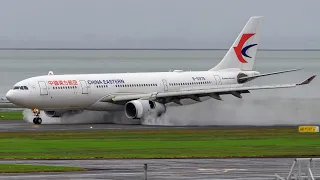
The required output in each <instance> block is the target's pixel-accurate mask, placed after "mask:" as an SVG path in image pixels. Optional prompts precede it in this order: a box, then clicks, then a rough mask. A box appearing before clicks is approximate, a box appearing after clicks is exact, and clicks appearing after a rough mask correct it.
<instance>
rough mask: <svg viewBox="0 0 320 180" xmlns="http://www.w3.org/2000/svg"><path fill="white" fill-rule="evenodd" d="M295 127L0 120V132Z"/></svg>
mask: <svg viewBox="0 0 320 180" xmlns="http://www.w3.org/2000/svg"><path fill="white" fill-rule="evenodd" d="M280 127H297V126H288V125H283V126H158V125H157V126H151V125H125V124H40V125H36V124H33V123H27V122H26V121H24V120H0V132H30V131H31V132H37V131H39V132H45V131H93V130H143V129H145V130H147V129H149V130H150V129H151V130H152V129H154V130H156V129H248V128H255V129H257V128H263V129H265V128H280Z"/></svg>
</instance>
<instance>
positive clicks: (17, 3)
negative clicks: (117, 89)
mask: <svg viewBox="0 0 320 180" xmlns="http://www.w3.org/2000/svg"><path fill="white" fill-rule="evenodd" d="M0 2H1V6H0V24H1V26H0V47H56V48H58V47H62V48H63V47H69V48H229V46H230V45H231V44H232V42H233V41H234V40H235V38H236V37H237V35H238V33H239V32H240V31H241V29H242V28H243V26H244V25H245V23H246V22H247V21H248V19H249V17H250V16H256V15H257V16H264V22H263V25H262V32H261V33H262V36H261V42H260V48H264V49H277V48H281V49H292V48H299V49H310V48H319V49H320V35H319V33H320V21H319V18H320V11H319V7H320V1H319V0H264V1H263V0H1V1H0Z"/></svg>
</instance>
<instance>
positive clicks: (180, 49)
mask: <svg viewBox="0 0 320 180" xmlns="http://www.w3.org/2000/svg"><path fill="white" fill-rule="evenodd" d="M0 50H147V51H148V50H149V51H153V50H157V51H174V50H175V51H190V50H191V51H193V50H201V51H212V50H214V51H218V50H225V51H227V50H229V49H222V48H221V49H220V48H212V49H210V48H0ZM258 51H320V49H258Z"/></svg>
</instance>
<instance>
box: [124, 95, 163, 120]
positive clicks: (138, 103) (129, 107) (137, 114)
mask: <svg viewBox="0 0 320 180" xmlns="http://www.w3.org/2000/svg"><path fill="white" fill-rule="evenodd" d="M124 109H125V110H124V111H125V114H126V116H127V117H128V118H130V119H141V118H143V117H145V116H147V115H155V116H157V117H158V116H160V115H161V114H163V113H165V111H166V107H165V105H164V104H161V103H158V102H155V101H149V100H133V101H129V102H127V103H126V105H125V107H124Z"/></svg>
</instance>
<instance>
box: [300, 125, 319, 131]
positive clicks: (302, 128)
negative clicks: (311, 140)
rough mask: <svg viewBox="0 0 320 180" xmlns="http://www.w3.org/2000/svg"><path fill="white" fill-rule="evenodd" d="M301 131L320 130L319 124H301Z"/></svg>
mask: <svg viewBox="0 0 320 180" xmlns="http://www.w3.org/2000/svg"><path fill="white" fill-rule="evenodd" d="M299 132H319V126H299Z"/></svg>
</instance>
